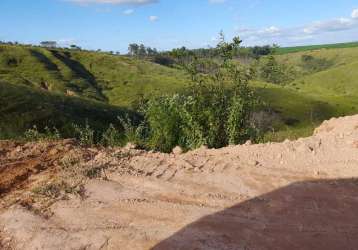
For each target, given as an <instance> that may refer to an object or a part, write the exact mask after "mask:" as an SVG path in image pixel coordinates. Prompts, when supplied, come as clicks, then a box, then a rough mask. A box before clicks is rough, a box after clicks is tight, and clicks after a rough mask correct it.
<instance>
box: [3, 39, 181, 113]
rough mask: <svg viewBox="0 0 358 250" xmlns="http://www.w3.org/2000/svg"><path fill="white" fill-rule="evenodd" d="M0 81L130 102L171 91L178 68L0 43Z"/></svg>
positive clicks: (177, 79)
mask: <svg viewBox="0 0 358 250" xmlns="http://www.w3.org/2000/svg"><path fill="white" fill-rule="evenodd" d="M0 81H4V82H8V83H12V84H22V85H27V86H31V87H35V88H39V89H44V90H47V91H49V92H54V93H62V94H66V95H73V96H81V97H86V98H89V99H94V100H99V101H103V102H107V103H109V104H114V105H121V106H130V105H131V104H132V102H134V101H135V100H136V99H138V98H139V97H140V96H151V95H157V94H159V93H163V92H166V93H174V92H175V91H177V90H178V89H180V88H182V87H183V85H185V84H186V83H187V77H186V75H185V74H184V73H183V72H182V71H179V70H176V69H171V68H168V67H164V66H161V65H158V64H154V63H151V62H147V61H144V60H137V59H134V58H128V57H124V56H115V55H110V54H108V53H98V52H88V51H71V50H65V49H45V48H39V47H27V46H15V45H0Z"/></svg>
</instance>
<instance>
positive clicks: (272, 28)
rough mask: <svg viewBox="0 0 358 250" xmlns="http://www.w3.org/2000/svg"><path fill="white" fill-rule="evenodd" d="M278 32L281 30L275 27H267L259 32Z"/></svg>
mask: <svg viewBox="0 0 358 250" xmlns="http://www.w3.org/2000/svg"><path fill="white" fill-rule="evenodd" d="M280 31H281V30H280V29H279V28H277V27H276V26H271V27H268V28H266V29H264V30H262V31H261V32H262V33H266V34H279V33H280Z"/></svg>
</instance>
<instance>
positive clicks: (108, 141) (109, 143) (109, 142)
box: [100, 124, 122, 147]
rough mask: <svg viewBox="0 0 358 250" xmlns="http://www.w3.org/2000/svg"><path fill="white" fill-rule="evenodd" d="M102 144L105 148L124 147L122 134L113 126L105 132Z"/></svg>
mask: <svg viewBox="0 0 358 250" xmlns="http://www.w3.org/2000/svg"><path fill="white" fill-rule="evenodd" d="M100 144H101V145H103V146H105V147H116V146H121V145H122V134H121V133H120V132H119V130H118V129H116V128H115V127H114V125H113V124H110V125H109V126H108V129H107V130H106V131H104V132H103V134H102V138H101V141H100Z"/></svg>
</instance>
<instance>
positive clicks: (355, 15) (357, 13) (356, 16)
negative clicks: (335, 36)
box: [352, 9, 358, 19]
mask: <svg viewBox="0 0 358 250" xmlns="http://www.w3.org/2000/svg"><path fill="white" fill-rule="evenodd" d="M352 18H353V19H358V9H354V10H353V12H352Z"/></svg>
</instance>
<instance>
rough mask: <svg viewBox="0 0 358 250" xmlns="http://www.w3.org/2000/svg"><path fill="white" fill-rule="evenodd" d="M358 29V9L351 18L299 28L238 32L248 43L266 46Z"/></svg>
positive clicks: (240, 29)
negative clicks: (266, 44) (267, 44)
mask: <svg viewBox="0 0 358 250" xmlns="http://www.w3.org/2000/svg"><path fill="white" fill-rule="evenodd" d="M356 28H358V9H356V10H353V12H352V15H351V17H346V18H336V19H331V20H323V21H317V22H313V23H309V24H306V25H302V26H298V27H286V28H281V27H276V26H269V27H266V28H260V29H252V28H245V27H244V28H237V29H236V32H237V33H238V34H239V35H240V36H241V38H242V39H244V41H245V42H248V43H256V44H265V43H274V42H276V43H277V42H278V41H280V42H282V41H284V42H286V43H287V42H297V41H303V40H306V41H308V40H312V39H314V38H316V37H318V36H320V35H326V36H327V35H328V33H329V34H331V35H332V34H335V32H340V31H348V30H353V29H356Z"/></svg>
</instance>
